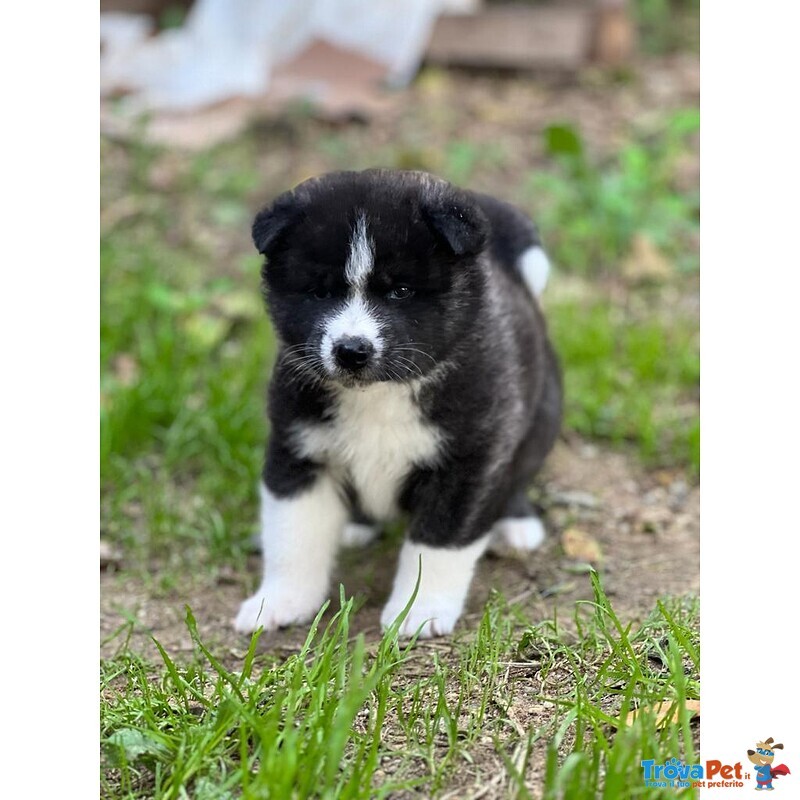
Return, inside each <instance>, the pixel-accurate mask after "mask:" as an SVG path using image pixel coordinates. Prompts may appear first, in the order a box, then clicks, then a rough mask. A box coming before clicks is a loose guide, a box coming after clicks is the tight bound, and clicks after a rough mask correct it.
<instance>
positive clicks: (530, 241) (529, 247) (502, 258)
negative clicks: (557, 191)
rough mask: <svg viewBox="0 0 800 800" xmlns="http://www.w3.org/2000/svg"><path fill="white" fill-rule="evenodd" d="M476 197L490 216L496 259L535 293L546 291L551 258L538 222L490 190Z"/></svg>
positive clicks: (491, 238) (493, 249) (492, 251)
mask: <svg viewBox="0 0 800 800" xmlns="http://www.w3.org/2000/svg"><path fill="white" fill-rule="evenodd" d="M475 198H476V200H477V202H478V205H479V206H480V207H481V210H482V211H483V213H484V214H485V215H486V216H487V218H488V219H489V224H490V225H491V233H490V236H489V250H490V252H491V254H492V256H493V257H494V258H495V260H496V261H497V262H498V263H499V264H500V265H501V266H502V267H503V268H504V269H506V270H508V271H509V272H510V273H511V274H512V275H513V277H514V278H515V279H516V280H521V281H522V283H524V284H525V286H527V287H528V289H529V291H530V292H531V294H532V295H533V296H534V297H539V295H540V294H541V293H542V292H543V291H544V287H545V286H546V285H547V279H548V277H549V276H550V259H549V258H548V257H547V253H546V252H545V251H544V248H543V247H542V241H541V239H540V238H539V232H538V231H537V230H536V226H535V225H534V224H533V222H532V221H531V220H530V218H529V217H528V216H527V214H525V213H523V212H522V211H520V210H519V209H518V208H516V207H514V206H512V205H510V204H509V203H505V202H503V201H502V200H497V199H496V198H494V197H490V196H489V195H486V194H476V195H475Z"/></svg>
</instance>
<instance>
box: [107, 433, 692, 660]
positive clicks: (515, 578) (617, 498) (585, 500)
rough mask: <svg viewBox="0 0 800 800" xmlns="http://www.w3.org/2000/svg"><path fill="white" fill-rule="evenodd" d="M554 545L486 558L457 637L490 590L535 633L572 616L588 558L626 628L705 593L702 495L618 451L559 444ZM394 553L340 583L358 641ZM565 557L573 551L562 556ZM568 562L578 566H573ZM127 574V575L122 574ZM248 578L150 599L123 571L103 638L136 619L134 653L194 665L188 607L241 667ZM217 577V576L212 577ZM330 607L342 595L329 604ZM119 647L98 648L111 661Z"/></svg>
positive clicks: (551, 496) (291, 641)
mask: <svg viewBox="0 0 800 800" xmlns="http://www.w3.org/2000/svg"><path fill="white" fill-rule="evenodd" d="M539 486H540V487H541V489H540V498H539V499H540V504H541V505H542V506H543V507H545V509H546V511H545V521H546V524H547V527H548V534H549V535H548V538H547V541H546V542H545V544H544V545H543V546H542V548H540V550H538V551H537V552H535V553H531V554H526V555H509V556H504V557H497V556H493V555H487V556H485V557H484V558H483V559H482V560H481V562H480V564H479V568H478V571H477V575H476V578H475V581H474V583H473V586H472V591H471V592H470V600H469V604H468V607H467V611H466V613H465V615H464V617H463V620H462V623H461V624H462V626H470V625H474V624H475V623H476V620H477V619H478V618H479V616H480V614H481V609H482V608H483V605H484V603H485V601H486V598H487V596H488V594H489V591H490V590H491V589H492V588H496V589H499V590H501V591H502V592H503V594H504V595H505V597H506V598H507V599H508V600H510V601H512V602H517V603H519V604H520V606H521V607H522V608H523V609H524V610H525V614H526V616H528V617H529V618H530V620H531V622H536V621H539V620H541V619H544V618H547V617H549V616H551V615H552V613H553V609H554V608H555V607H558V608H559V609H561V610H562V611H566V615H567V616H570V615H571V609H572V607H573V605H574V603H575V601H576V600H578V599H584V598H588V597H590V596H591V586H590V582H589V577H588V575H587V574H585V573H581V572H580V569H581V567H580V566H579V565H580V564H581V563H584V562H583V559H582V558H581V556H582V555H583V556H587V555H588V556H589V557H592V558H596V555H597V554H596V553H592V552H591V550H593V549H595V548H594V545H595V544H596V545H597V546H599V550H600V555H601V559H600V561H599V562H596V566H597V567H598V569H599V571H600V573H601V575H602V576H603V580H604V585H605V587H606V591H607V593H608V594H609V596H610V597H611V599H612V602H613V603H614V607H615V609H616V611H617V612H618V613H619V614H620V616H621V617H623V618H627V619H636V618H638V617H639V616H640V615H643V614H646V613H647V612H649V611H650V610H651V609H652V608H653V607H654V605H655V601H656V599H657V598H658V597H660V596H662V595H679V594H685V593H698V592H699V556H700V542H699V511H700V496H699V488H698V487H696V486H690V485H688V484H687V483H686V481H685V479H684V478H683V476H682V473H681V472H679V471H675V472H671V471H659V472H655V473H652V472H646V471H644V470H643V469H642V468H641V467H639V466H638V465H637V464H636V461H635V460H634V459H633V458H632V457H629V456H627V455H626V454H624V453H621V452H615V451H610V450H606V449H603V448H600V447H598V446H596V445H594V444H588V443H586V442H584V441H582V440H581V439H578V438H576V437H569V439H566V440H562V441H561V442H559V444H558V446H557V447H556V449H555V450H554V452H553V453H552V454H551V456H550V458H549V460H548V462H547V465H546V468H545V470H544V472H543V473H542V475H541V476H540V480H539ZM576 530H577V531H579V532H581V533H583V534H586V537H587V539H588V545H584V547H588V548H590V550H589V552H587V553H582V552H581V546H580V545H577V549H576V545H574V544H571V543H570V541H569V539H570V536H571V533H567V537H566V539H565V536H564V533H565V531H570V532H574V531H576ZM397 546H398V544H397V542H392V541H386V539H381V540H378V541H376V542H373V543H371V544H370V545H368V546H367V547H365V548H363V549H361V550H355V551H353V550H350V551H344V552H343V553H342V554H341V557H340V561H339V566H338V569H337V572H336V574H335V576H334V586H338V584H339V582H341V583H343V584H344V586H345V589H346V591H347V593H348V594H349V595H356V596H360V597H362V598H363V600H364V605H363V607H362V608H361V610H360V611H359V612H358V614H357V616H356V625H355V630H354V632H358V631H362V632H364V633H365V634H366V635H367V637H368V638H377V637H378V636H379V616H380V610H381V607H382V604H383V602H384V600H385V599H386V597H387V596H388V592H389V589H390V588H391V581H392V577H393V574H394V568H395V557H396V556H395V553H396V550H397ZM565 548H566V552H565ZM570 551H572V552H573V553H574V557H570V556H569V555H567V552H570ZM123 566H124V565H123ZM248 566H249V569H248V571H247V573H246V574H241V575H237V574H232V573H230V572H226V571H224V570H223V571H219V570H216V571H215V572H216V573H217V575H216V577H215V578H214V579H213V580H211V581H209V580H204V579H203V578H202V577H198V576H196V575H191V576H189V575H187V580H186V583H185V585H179V586H177V587H175V588H174V589H173V590H171V591H170V592H169V593H166V594H165V593H159V594H157V595H154V593H153V591H152V589H151V588H150V587H148V586H146V585H145V584H144V583H143V582H142V581H141V580H137V579H135V578H132V577H130V576H129V575H127V574H126V573H125V572H124V569H123V570H120V571H119V572H116V571H114V570H106V571H104V572H102V573H101V598H102V599H101V614H100V631H101V639H103V640H105V639H107V638H108V637H109V636H110V635H111V634H112V633H113V632H114V631H115V630H117V629H118V628H119V627H120V625H122V624H123V623H124V622H125V620H126V619H130V618H131V616H132V617H133V618H135V619H136V622H137V624H136V626H135V628H134V631H133V634H132V639H131V646H132V647H133V649H135V650H136V651H137V652H140V653H143V654H149V655H151V656H153V657H154V658H156V657H157V654H156V651H155V648H154V647H153V646H152V643H151V641H150V637H151V636H154V637H155V638H157V639H158V640H159V641H160V642H161V644H162V645H163V646H164V647H165V648H166V649H167V651H168V652H169V653H171V654H172V655H173V656H176V657H180V655H181V653H185V654H186V655H187V657H188V655H189V654H190V653H191V651H192V643H191V640H190V638H189V634H188V632H187V630H186V626H185V625H184V621H183V619H184V605H186V604H188V605H189V606H191V608H192V610H193V612H194V615H195V617H196V618H197V623H198V629H199V631H200V634H201V636H203V637H204V639H205V641H207V642H209V643H211V644H213V645H215V646H217V647H219V648H220V649H221V652H220V655H224V656H226V657H229V658H230V659H231V661H233V662H235V661H236V660H237V658H241V657H243V655H244V651H245V649H246V644H247V640H246V637H243V636H240V635H237V634H236V633H235V632H234V631H233V629H232V628H231V620H232V619H233V617H234V615H235V613H236V610H237V608H238V603H239V602H240V601H241V600H243V599H244V598H245V596H246V595H247V594H248V593H249V591H250V590H251V589H252V588H253V586H254V585H255V582H256V581H257V580H258V577H259V570H260V560H259V558H258V556H257V555H254V556H253V557H252V558H251V559H250V563H249V565H248ZM209 572H211V570H209ZM332 597H333V599H334V601H335V600H336V594H332ZM304 635H305V631H304V630H303V629H302V628H292V629H287V630H284V631H280V632H278V633H274V634H270V635H269V636H265V637H263V638H262V640H261V641H262V643H263V647H264V648H265V649H270V650H273V651H281V650H284V649H288V650H291V649H293V648H294V647H296V646H297V645H298V644H299V643H300V642H301V641H302V640H303V638H304ZM118 645H119V642H118V641H117V640H112V641H109V642H106V643H105V644H103V645H102V647H101V651H102V654H103V655H106V656H108V655H110V654H111V653H113V652H114V650H115V649H116V648H117V647H118Z"/></svg>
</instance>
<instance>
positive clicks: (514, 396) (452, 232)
mask: <svg viewBox="0 0 800 800" xmlns="http://www.w3.org/2000/svg"><path fill="white" fill-rule="evenodd" d="M359 215H364V217H365V219H366V224H367V229H368V232H369V236H370V238H371V239H372V241H373V243H374V262H375V266H374V269H373V270H372V272H371V274H370V275H369V277H368V278H367V281H366V288H365V297H366V302H368V303H369V307H370V310H371V313H373V314H374V316H375V317H376V318H377V319H379V321H380V325H381V336H382V337H384V339H385V353H386V356H385V357H384V359H383V360H381V359H376V361H375V363H373V364H371V365H370V366H369V368H367V369H366V370H365V371H364V372H363V373H359V375H357V376H347V375H343V376H339V377H337V376H333V375H331V374H329V372H326V369H325V367H324V365H323V364H322V362H321V361H320V359H319V358H317V359H316V360H315V359H314V358H312V357H311V356H312V354H314V353H316V352H317V350H318V348H319V347H320V346H321V345H320V342H321V340H322V337H323V335H324V325H323V323H324V321H325V320H327V319H330V318H331V316H332V315H334V314H336V313H337V309H339V308H341V307H342V306H343V305H344V303H345V302H346V297H347V293H348V291H349V287H348V283H347V281H346V279H345V273H344V269H345V263H346V261H347V258H348V255H349V252H350V243H351V238H352V236H353V230H354V226H355V225H356V221H357V219H358V218H359ZM253 240H254V242H255V244H256V247H257V249H258V250H259V252H261V253H263V254H264V255H265V256H266V262H265V265H264V268H263V271H262V276H263V288H264V292H265V297H266V300H267V304H268V308H269V311H270V314H271V317H272V320H273V322H274V325H275V329H276V331H277V333H278V335H279V338H280V340H281V351H280V353H279V357H278V361H277V364H276V368H275V372H274V375H273V379H272V383H271V388H270V401H269V415H270V421H271V438H270V442H269V447H268V453H267V459H266V463H265V468H264V481H265V483H266V485H267V487H268V488H269V489H270V491H271V492H272V493H273V494H275V495H277V496H278V497H289V496H292V495H294V494H296V493H298V492H301V491H302V490H303V489H304V488H306V487H308V486H309V485H311V484H312V483H313V481H314V480H315V476H316V475H317V474H318V473H319V471H320V470H325V469H328V468H329V467H330V466H331V465H330V464H328V463H326V462H325V460H324V459H315V458H312V457H308V456H307V455H304V454H302V453H301V452H300V449H299V448H298V446H297V441H296V433H297V430H298V426H300V427H301V428H302V426H303V425H308V424H315V425H323V426H324V425H331V424H333V423H334V421H335V417H336V387H337V385H338V384H344V385H348V386H353V387H355V389H357V388H358V386H360V385H363V386H368V385H369V384H370V383H374V382H376V381H383V382H386V381H389V382H409V381H412V379H413V381H414V386H415V389H414V398H415V403H416V404H417V407H418V409H419V413H420V415H421V417H422V418H423V419H424V420H426V421H427V422H428V423H429V424H430V425H431V426H432V428H434V429H435V430H437V431H438V432H440V434H441V441H442V446H441V448H440V453H439V457H438V458H437V460H436V461H435V463H434V464H418V465H415V466H413V467H412V468H411V469H410V470H409V473H408V474H407V475H406V476H405V477H404V478H403V480H402V481H401V483H400V484H399V485H398V487H397V502H396V505H397V508H398V509H399V510H401V511H403V512H407V513H408V515H409V520H410V528H409V536H410V538H411V539H412V540H415V541H418V542H421V543H426V544H431V545H440V546H460V545H464V544H467V543H469V542H471V541H474V540H475V539H477V538H478V537H480V536H482V535H484V534H485V533H486V532H487V531H488V530H489V529H490V528H491V526H492V524H493V523H494V522H495V521H496V520H497V519H498V518H500V517H503V516H522V515H524V511H525V509H526V507H527V505H526V504H527V501H526V499H525V490H526V488H527V487H528V485H529V483H530V481H531V479H532V477H533V476H534V474H535V473H536V472H537V470H538V469H539V468H540V466H541V464H542V462H543V460H544V458H545V456H546V455H547V453H548V452H549V450H550V449H551V447H552V446H553V443H554V441H555V439H556V437H557V435H558V431H559V426H560V422H561V378H560V372H559V365H558V361H557V358H556V355H555V353H554V352H553V349H552V347H551V345H550V343H549V341H548V338H547V332H546V326H545V322H544V319H543V316H542V313H541V311H540V309H539V306H538V303H537V301H536V299H535V298H534V297H533V295H532V294H531V293H530V292H529V291H528V289H527V288H526V287H525V286H524V281H523V279H522V277H521V275H520V273H519V270H518V269H517V259H518V257H519V255H520V254H521V253H522V252H523V251H524V250H525V249H527V248H528V247H531V246H533V245H538V244H539V237H538V234H537V232H536V229H535V227H534V226H533V223H532V222H531V221H530V220H529V219H528V218H527V217H526V216H525V215H524V214H522V212H520V211H518V210H517V209H515V208H513V207H512V206H509V205H508V204H506V203H503V202H501V201H498V200H495V199H494V198H491V197H488V196H486V195H479V194H475V193H472V192H468V191H465V190H461V189H457V188H455V187H453V186H451V185H450V184H448V183H446V182H444V181H441V180H440V179H437V178H433V177H432V176H428V175H425V174H422V173H415V172H393V171H386V170H369V171H366V172H361V173H356V172H345V173H335V174H331V175H326V176H323V177H321V178H316V179H313V180H310V181H307V182H305V183H303V184H301V185H300V186H299V187H297V188H296V189H295V190H294V191H293V192H289V193H287V194H284V195H282V196H281V197H280V198H278V199H277V200H276V201H275V202H274V203H273V204H272V205H271V206H270V207H268V208H266V209H264V210H263V211H261V212H260V213H259V214H258V216H257V217H256V219H255V222H254V224H253ZM398 286H401V287H410V288H411V289H412V290H413V291H414V295H413V297H410V298H409V299H403V300H396V299H391V297H392V295H391V293H392V291H393V289H395V288H396V287H398ZM399 347H416V348H417V349H418V350H419V351H420V352H415V351H412V350H403V351H402V352H403V354H404V357H405V358H406V359H408V360H409V366H408V367H407V368H406V369H404V370H401V369H399V368H398V367H397V365H395V366H394V367H392V366H391V364H390V362H389V360H388V359H389V357H390V355H391V353H392V352H394V349H393V348H399ZM298 353H301V354H304V356H305V355H307V356H308V357H307V358H305V362H304V363H303V364H302V366H301V367H298V356H297V354H298ZM352 436H353V437H358V436H359V431H358V430H353V431H352ZM340 481H341V486H342V494H343V496H344V497H346V498H347V500H348V502H349V503H350V505H351V508H352V509H353V515H354V517H356V518H358V519H363V518H364V514H363V512H362V510H361V509H362V507H363V506H362V505H361V504H360V502H359V491H358V488H357V487H355V486H353V485H352V483H350V482H349V480H348V476H347V475H341V476H340Z"/></svg>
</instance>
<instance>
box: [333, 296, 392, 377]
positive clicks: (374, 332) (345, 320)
mask: <svg viewBox="0 0 800 800" xmlns="http://www.w3.org/2000/svg"><path fill="white" fill-rule="evenodd" d="M380 330H381V326H380V323H379V322H378V319H377V317H375V315H374V313H373V312H372V310H371V309H370V307H369V304H368V303H367V302H366V300H364V298H363V297H361V295H356V296H355V297H351V298H350V299H349V300H348V301H347V304H346V305H345V307H344V308H343V309H342V310H341V311H340V312H339V313H338V314H337V315H336V316H335V317H332V318H331V319H330V321H329V322H328V323H327V324H326V325H325V333H324V334H323V336H322V360H323V361H324V362H325V366H326V367H328V369H330V370H331V371H333V370H335V369H336V365H335V363H334V360H333V346H334V345H335V344H336V342H337V341H339V340H340V339H344V338H348V337H358V338H362V339H366V340H367V341H368V342H370V343H371V344H372V346H373V347H374V348H375V352H376V353H377V354H379V353H380V352H381V350H382V349H383V338H382V337H381V335H380Z"/></svg>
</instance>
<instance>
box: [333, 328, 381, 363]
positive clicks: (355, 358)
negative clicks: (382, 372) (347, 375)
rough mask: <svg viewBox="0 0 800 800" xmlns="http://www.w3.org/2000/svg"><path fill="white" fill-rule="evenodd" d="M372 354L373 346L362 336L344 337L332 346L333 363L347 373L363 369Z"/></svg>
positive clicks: (373, 352)
mask: <svg viewBox="0 0 800 800" xmlns="http://www.w3.org/2000/svg"><path fill="white" fill-rule="evenodd" d="M374 354H375V346H374V345H373V344H372V342H370V341H369V339H365V338H363V337H362V336H345V337H343V338H342V339H339V340H338V341H336V342H334V344H333V358H334V361H335V362H336V364H337V366H339V367H341V368H342V369H344V370H347V371H348V372H359V371H360V370H362V369H364V367H366V366H368V365H369V362H370V361H371V359H372V356H373V355H374Z"/></svg>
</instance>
